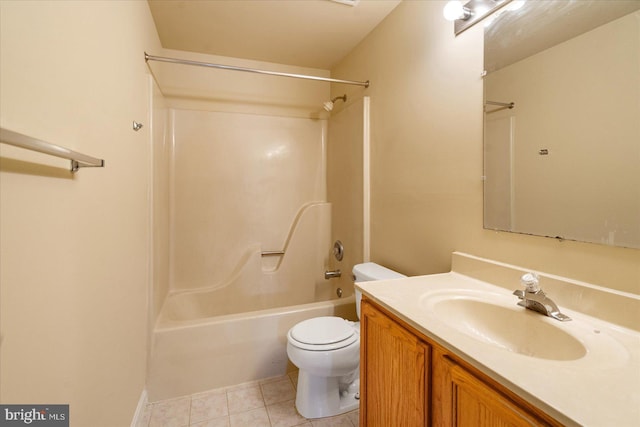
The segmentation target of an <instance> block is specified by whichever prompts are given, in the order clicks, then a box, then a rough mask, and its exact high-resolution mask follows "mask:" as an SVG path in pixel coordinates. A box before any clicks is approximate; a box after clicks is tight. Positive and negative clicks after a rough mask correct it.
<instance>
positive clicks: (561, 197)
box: [484, 0, 640, 248]
mask: <svg viewBox="0 0 640 427" xmlns="http://www.w3.org/2000/svg"><path fill="white" fill-rule="evenodd" d="M485 70H486V71H487V75H486V76H485V78H484V93H485V132H484V133H485V135H484V141H485V143H484V180H485V181H484V226H485V228H487V229H494V230H504V231H512V232H517V233H526V234H535V235H540V236H549V237H557V238H562V239H569V240H578V241H584V242H593V243H602V244H608V245H615V246H623V247H633V248H640V1H638V0H634V1H615V0H612V1H598V0H595V1H591V0H584V1H568V0H549V1H543V2H539V1H528V2H526V4H525V5H524V7H522V8H521V9H519V10H518V11H514V12H510V11H505V12H503V13H502V14H500V16H498V17H496V18H495V19H494V20H493V22H492V23H491V24H490V25H487V26H486V28H485Z"/></svg>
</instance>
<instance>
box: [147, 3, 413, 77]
mask: <svg viewBox="0 0 640 427" xmlns="http://www.w3.org/2000/svg"><path fill="white" fill-rule="evenodd" d="M147 1H148V3H149V7H150V9H151V14H152V15H153V19H154V21H155V24H156V29H157V30H158V35H159V36H160V41H161V43H162V46H163V47H164V48H166V49H177V50H184V51H190V52H198V53H207V54H213V55H221V56H230V57H236V58H244V59H253V60H259V61H266V62H275V63H280V64H289V65H297V66H302V67H310V68H319V69H324V70H329V69H331V68H332V66H333V65H335V64H336V63H338V62H339V61H340V60H341V59H342V58H343V57H345V56H346V55H347V54H348V53H349V52H350V51H351V50H352V49H353V48H354V47H355V46H356V45H357V44H358V43H359V42H360V41H361V40H362V39H363V38H364V37H365V36H366V35H367V34H369V32H371V30H373V29H374V28H375V27H376V25H378V23H380V21H382V20H383V19H384V18H385V17H386V16H387V15H388V14H389V13H390V12H391V11H392V10H393V9H394V8H395V7H396V6H397V5H398V4H399V3H400V1H401V0H355V1H351V0H343V1H334V0H147ZM348 3H353V4H355V5H350V4H348Z"/></svg>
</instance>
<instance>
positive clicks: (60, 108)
mask: <svg viewBox="0 0 640 427" xmlns="http://www.w3.org/2000/svg"><path fill="white" fill-rule="evenodd" d="M0 19H1V22H0V31H1V34H0V43H1V47H0V67H1V68H0V111H1V112H2V116H1V123H2V126H3V127H6V128H9V129H12V130H15V131H18V132H22V133H26V134H29V135H32V136H34V137H39V138H42V139H45V140H49V141H51V142H54V143H58V144H60V145H64V146H68V147H69V148H72V149H75V150H77V151H80V152H86V153H87V154H89V155H93V156H97V157H101V158H104V159H105V161H106V167H105V168H103V169H81V170H80V171H79V172H78V173H77V174H75V175H71V174H70V173H68V172H67V171H66V168H67V167H68V162H67V161H65V160H61V159H56V158H51V157H48V156H44V155H41V154H37V153H30V152H26V151H24V150H20V149H17V148H14V147H9V146H6V145H4V144H3V145H1V146H0V147H1V148H0V149H1V163H0V197H1V199H0V209H1V211H0V221H1V222H0V244H1V251H2V254H1V258H0V274H1V276H0V278H1V281H2V284H1V288H0V297H1V315H0V316H1V317H0V320H1V324H0V334H1V339H2V342H1V347H0V352H1V353H0V355H1V361H0V378H1V381H0V400H1V402H2V403H60V404H66V403H68V404H70V409H71V425H74V426H108V427H112V426H124V425H128V424H129V423H130V422H131V419H132V417H133V413H134V410H135V408H136V404H137V402H138V399H139V397H140V394H141V392H142V390H143V388H144V383H145V364H146V348H147V306H148V289H149V283H148V282H149V267H150V266H149V263H150V253H151V249H150V238H149V237H150V225H151V222H150V204H149V197H150V177H151V170H150V167H151V156H150V149H149V129H150V126H149V117H148V111H149V99H150V98H149V91H150V88H151V85H150V82H149V77H148V73H147V67H146V65H145V63H144V60H143V52H144V51H145V50H158V49H159V46H160V45H159V41H158V38H157V35H156V32H155V28H154V25H153V20H152V19H151V15H150V13H149V10H148V6H147V4H146V2H141V1H140V2H139V1H126V2H125V1H117V2H113V1H104V2H98V1H91V2H64V1H53V2H45V1H37V2H29V1H4V0H3V1H2V2H0ZM133 120H137V121H140V122H142V123H144V124H145V127H144V128H142V130H141V131H139V132H134V131H133V130H132V128H131V127H132V121H133Z"/></svg>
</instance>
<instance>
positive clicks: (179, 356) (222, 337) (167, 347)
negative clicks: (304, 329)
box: [147, 295, 356, 402]
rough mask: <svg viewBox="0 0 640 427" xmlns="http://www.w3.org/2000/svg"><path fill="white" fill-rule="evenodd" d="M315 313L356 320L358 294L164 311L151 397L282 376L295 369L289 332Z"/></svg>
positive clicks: (155, 343)
mask: <svg viewBox="0 0 640 427" xmlns="http://www.w3.org/2000/svg"><path fill="white" fill-rule="evenodd" d="M164 314H166V313H164ZM173 315H174V316H175V313H173ZM317 316H340V317H343V318H348V319H351V320H355V319H356V313H355V300H354V296H353V295H350V296H348V297H343V298H340V299H333V300H328V301H320V302H313V303H308V304H300V305H294V306H289V307H281V308H273V309H267V310H260V311H252V312H246V313H237V314H229V315H222V316H216V317H209V318H202V319H195V318H189V319H184V320H178V319H176V318H175V317H173V318H171V319H168V318H163V317H162V315H161V317H160V319H159V322H158V324H157V325H156V328H155V331H154V334H153V335H154V337H153V343H152V352H151V360H150V367H149V381H148V384H147V391H148V394H149V401H151V402H154V401H158V400H162V399H169V398H173V397H178V396H183V395H188V394H192V393H197V392H200V391H206V390H210V389H214V388H219V387H225V386H230V385H235V384H241V383H243V382H248V381H253V380H258V379H262V378H268V377H273V376H277V375H283V374H285V373H287V372H288V371H289V370H292V369H295V368H294V367H293V365H291V364H290V363H289V362H288V358H287V351H286V347H287V331H288V330H289V329H290V328H291V327H292V326H293V325H295V324H296V323H298V322H300V321H302V320H305V319H309V318H312V317H317Z"/></svg>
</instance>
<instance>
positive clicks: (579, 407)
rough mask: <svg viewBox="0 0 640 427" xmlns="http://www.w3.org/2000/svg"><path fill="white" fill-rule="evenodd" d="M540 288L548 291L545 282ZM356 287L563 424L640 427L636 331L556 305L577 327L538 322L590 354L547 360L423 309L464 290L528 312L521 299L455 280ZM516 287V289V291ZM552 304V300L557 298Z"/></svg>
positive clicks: (639, 337)
mask: <svg viewBox="0 0 640 427" xmlns="http://www.w3.org/2000/svg"><path fill="white" fill-rule="evenodd" d="M541 284H542V287H543V289H544V282H541ZM356 287H357V288H358V289H360V290H361V291H362V293H363V294H364V295H366V296H367V297H369V298H370V299H372V300H373V301H375V302H377V303H378V304H380V305H381V306H383V307H384V308H386V309H388V310H390V311H391V312H392V313H394V314H395V315H396V316H398V317H399V318H400V319H402V320H404V321H405V322H407V323H408V324H410V325H411V326H413V327H414V328H416V329H417V330H418V331H421V332H422V333H423V334H424V335H426V336H427V337H428V338H430V339H432V340H434V341H436V342H437V343H439V344H440V345H442V346H443V347H445V348H446V349H448V350H450V351H452V352H454V353H455V354H457V355H458V356H459V357H461V358H463V359H464V360H466V361H467V362H469V363H471V364H472V365H473V366H475V367H477V368H478V369H480V370H481V371H482V372H484V373H486V374H487V375H489V376H490V377H492V378H493V379H495V380H497V381H498V382H500V383H501V384H503V385H505V386H506V387H507V388H509V389H510V390H512V391H513V392H515V393H516V394H518V395H519V396H521V397H523V398H524V399H526V400H528V401H530V402H532V403H533V404H535V405H536V406H538V407H539V408H540V409H542V410H543V411H545V412H547V413H548V414H549V415H551V416H553V417H554V418H556V419H557V420H558V421H560V422H562V423H564V424H567V425H584V426H594V427H626V426H629V427H638V426H640V333H639V332H638V331H637V330H632V329H628V328H625V327H622V326H619V325H616V324H613V323H609V322H606V321H603V320H601V319H598V318H596V317H592V316H588V315H585V314H582V313H579V312H577V311H575V310H569V309H566V308H564V307H562V306H561V305H560V304H558V305H559V306H560V308H561V311H562V312H563V313H564V314H567V315H569V316H570V317H571V318H572V319H573V320H572V321H569V322H559V321H558V320H555V319H552V318H549V317H546V316H543V315H540V316H541V320H542V321H544V322H551V323H552V325H553V326H557V327H560V328H562V329H563V330H564V331H565V332H567V333H569V334H571V335H573V336H574V337H576V338H577V339H578V340H579V341H580V342H582V343H584V345H585V347H587V349H588V351H587V353H586V354H585V355H584V356H583V357H580V358H578V359H575V360H550V359H542V358H538V357H530V356H525V355H523V354H519V353H515V352H512V351H509V350H507V349H504V348H500V347H498V346H495V345H492V344H490V343H487V342H483V341H481V340H479V339H476V338H472V337H471V336H469V335H468V334H465V333H463V332H460V331H459V330H458V329H456V328H454V327H452V326H451V324H448V323H447V322H446V321H444V320H442V319H439V318H438V317H437V316H435V315H434V313H432V312H430V311H429V310H427V309H426V304H425V295H436V294H437V293H438V292H440V293H442V292H445V291H446V292H450V291H451V290H461V291H467V292H478V293H479V294H483V295H489V296H490V298H495V299H496V300H500V301H501V303H505V302H507V303H508V301H512V303H513V306H514V307H515V309H520V310H525V309H524V308H521V307H518V306H517V302H518V298H517V297H516V296H514V295H512V291H513V290H509V289H505V288H504V287H500V286H495V285H492V284H489V283H487V282H484V281H481V280H478V279H474V278H472V277H469V276H466V275H463V274H460V273H456V272H450V273H444V274H434V275H428V276H419V277H408V278H406V279H396V280H387V281H378V282H364V283H358V284H356ZM517 287H518V286H517V282H516V284H515V286H514V289H516V288H517ZM549 297H550V298H551V299H553V295H552V294H549ZM556 302H557V301H556ZM635 303H637V301H634V304H635ZM536 315H537V313H536ZM522 333H523V334H527V333H528V332H527V331H526V330H525V331H522ZM538 339H540V338H538ZM542 339H543V338H542Z"/></svg>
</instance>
